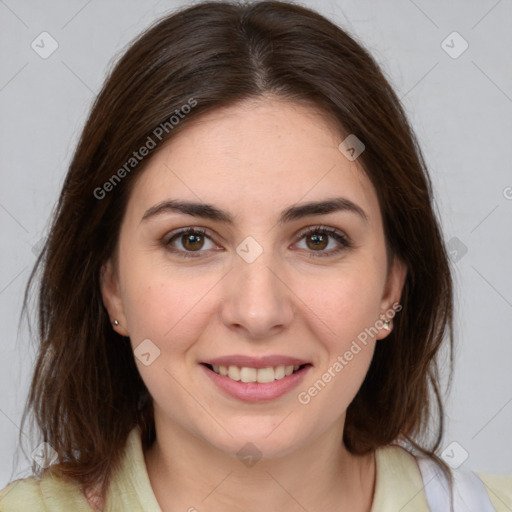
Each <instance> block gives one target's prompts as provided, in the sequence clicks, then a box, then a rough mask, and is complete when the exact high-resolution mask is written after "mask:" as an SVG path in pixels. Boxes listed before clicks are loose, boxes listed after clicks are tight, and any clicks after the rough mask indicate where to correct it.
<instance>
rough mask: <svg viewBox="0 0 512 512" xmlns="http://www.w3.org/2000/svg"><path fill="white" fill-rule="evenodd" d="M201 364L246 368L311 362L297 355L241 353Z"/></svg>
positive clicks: (299, 364)
mask: <svg viewBox="0 0 512 512" xmlns="http://www.w3.org/2000/svg"><path fill="white" fill-rule="evenodd" d="M202 363H203V364H209V365H212V366H238V367H240V368H241V367H243V366H246V367H248V368H268V367H270V366H281V365H283V366H297V365H298V366H301V365H303V364H311V363H309V362H308V361H305V360H304V359H299V358H297V357H289V356H281V355H272V356H263V357H251V356H243V355H232V356H224V357H216V358H214V359H207V360H205V361H202Z"/></svg>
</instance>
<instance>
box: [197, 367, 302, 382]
mask: <svg viewBox="0 0 512 512" xmlns="http://www.w3.org/2000/svg"><path fill="white" fill-rule="evenodd" d="M201 364H202V365H203V366H205V367H206V368H208V370H210V371H212V372H214V373H216V374H217V375H221V376H223V377H227V378H228V379H231V380H233V381H235V382H244V383H253V382H257V383H259V384H268V383H271V382H274V381H278V380H282V379H285V378H286V377H289V376H290V375H292V374H296V373H299V372H301V371H303V370H304V369H305V368H306V367H309V366H311V364H310V363H304V364H295V365H283V364H280V365H277V366H267V367H263V368H254V367H251V366H237V365H221V364H209V363H201Z"/></svg>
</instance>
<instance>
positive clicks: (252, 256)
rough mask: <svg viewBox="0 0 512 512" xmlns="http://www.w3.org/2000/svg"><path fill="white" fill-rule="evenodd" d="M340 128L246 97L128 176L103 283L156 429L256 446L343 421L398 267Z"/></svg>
mask: <svg viewBox="0 0 512 512" xmlns="http://www.w3.org/2000/svg"><path fill="white" fill-rule="evenodd" d="M343 139H344V136H341V135H340V134H339V133H338V132H337V131H336V129H335V128H334V126H333V125H331V124H330V123H329V121H328V120H326V119H325V118H324V117H322V116H321V115H319V114H318V113H315V111H314V110H313V109H310V108H308V107H306V106H300V105H297V104H290V103H286V102H283V101H277V100H270V99H259V100H250V101H246V102H244V103H239V104H237V105H236V106H232V107H229V108H226V109H222V110H217V111H215V112H213V113H210V114H207V115H206V116H203V117H201V118H200V119H199V122H197V123H193V124H190V125H189V126H187V127H186V128H185V129H184V130H183V131H182V132H180V133H179V134H177V135H176V136H175V137H174V138H173V139H172V140H171V141H170V142H169V143H167V146H166V147H165V148H164V149H163V150H162V151H160V152H159V153H157V154H156V155H154V156H153V158H152V160H151V161H150V162H148V165H147V167H146V169H145V170H144V172H143V173H142V174H141V175H140V176H139V177H138V179H137V182H136V184H135V186H134V188H133V191H132V194H131V197H130V199H129V202H128V205H127V209H126V213H125V216H124V219H123V222H122V226H121V231H120V237H119V246H118V260H117V263H116V266H115V267H114V264H113V263H112V261H110V262H108V264H107V265H105V267H104V272H103V274H102V294H103V299H104V302H105V305H106V307H107V309H108V311H109V314H110V316H111V319H112V320H113V319H117V320H118V321H119V326H118V327H116V330H117V331H118V332H119V333H121V334H123V335H125V336H129V337H130V340H131V344H132V346H133V348H134V350H135V355H136V356H137V357H136V359H135V361H136V363H137V366H138V369H139V372H140V374H141V376H142V378H143V380H144V382H145V384H146V386H147V388H148V390H149V392H150V393H151V395H152V397H153V400H154V406H155V420H156V423H157V429H158V426H159V425H160V426H166V428H167V427H168V428H171V429H172V430H174V431H176V432H178V431H179V432H185V433H187V434H191V435H193V436H195V437H196V438H198V439H201V440H203V441H204V442H205V443H207V444H208V445H210V446H213V447H216V448H217V449H220V450H222V451H223V452H226V453H229V454H235V453H236V452H237V451H238V450H239V449H240V448H241V446H243V445H244V444H245V443H246V442H252V443H253V444H254V445H256V446H257V447H258V449H259V450H260V451H262V452H263V453H264V454H265V455H266V456H267V457H277V456H282V455H284V454H285V453H288V452H290V451H293V450H297V449H299V448H301V447H304V446H306V445H307V444H308V443H312V442H314V441H315V440H318V439H320V438H321V437H322V436H323V435H325V434H328V433H329V432H337V434H336V435H337V436H338V437H339V436H340V435H341V432H342V430H343V424H344V420H345V411H346V409H347V407H348V405H349V404H350V402H351V401H352V400H353V398H354V396H355V395H356V393H357V391H358V389H359V387H360V386H361V384H362V382H363V380H364V377H365V375H366V373H367V371H368V367H369V365H370V362H371V359H372V355H373V352H374V348H375V344H376V343H377V342H378V340H379V339H382V338H384V337H385V336H386V335H387V334H388V333H389V330H387V329H386V325H385V324H383V321H382V320H384V319H386V318H391V317H392V314H394V311H393V304H394V303H396V302H397V301H398V300H399V298H400V293H401V289H402V285H403V280H404V277H405V271H404V269H403V267H402V266H401V265H400V264H399V263H398V262H395V264H394V265H393V266H392V267H391V269H390V271H389V272H388V267H387V263H388V262H387V259H386V246H385V239H384V234H383V225H382V218H381V213H380V209H379V204H378V200H377V196H376V193H375V190H374V188H373V186H372V185H371V183H370V181H369V180H368V178H367V177H366V176H365V174H364V173H363V172H362V170H361V168H360V167H359V165H358V163H357V160H355V161H353V162H351V161H349V160H348V159H347V158H346V157H345V156H344V155H343V154H342V153H341V152H340V151H339V149H338V145H339V144H340V142H341V141H342V140H343ZM178 202H179V204H180V205H181V206H179V205H178ZM324 202H328V204H327V205H324V206H323V207H322V206H321V205H320V203H324ZM187 203H201V204H207V205H209V206H208V207H202V208H198V207H195V208H193V207H191V206H190V205H189V206H188V209H187V206H186V205H187ZM314 203H318V204H317V205H316V206H315V205H314ZM390 312H391V313H390ZM383 315H384V316H383ZM391 325H392V324H391ZM287 367H288V368H287ZM297 367H298V369H297ZM291 371H293V373H291V374H289V373H290V372H291ZM226 373H227V374H228V375H225V374H226ZM239 379H241V380H239ZM255 380H256V382H254V381H255ZM244 381H246V382H244ZM251 381H252V382H251ZM283 420H284V421H283Z"/></svg>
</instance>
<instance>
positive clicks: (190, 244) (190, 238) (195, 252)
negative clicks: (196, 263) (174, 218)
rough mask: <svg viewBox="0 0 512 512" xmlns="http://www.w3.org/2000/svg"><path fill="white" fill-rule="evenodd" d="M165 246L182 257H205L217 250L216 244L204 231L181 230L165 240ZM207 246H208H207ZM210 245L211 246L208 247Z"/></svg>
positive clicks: (195, 229)
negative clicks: (209, 251) (210, 251)
mask: <svg viewBox="0 0 512 512" xmlns="http://www.w3.org/2000/svg"><path fill="white" fill-rule="evenodd" d="M163 243H164V245H165V246H166V247H167V248H168V249H169V250H170V251H172V252H174V253H179V254H180V255H181V256H184V257H188V256H204V255H205V254H203V253H206V252H208V250H212V249H215V247H216V246H215V244H214V243H213V242H212V240H211V238H210V237H209V236H208V235H207V234H206V231H205V230H204V229H199V228H186V229H181V230H179V231H178V232H175V233H174V234H172V233H171V236H169V237H166V238H165V239H164V240H163ZM205 244H206V246H205ZM208 244H210V245H209V246H208Z"/></svg>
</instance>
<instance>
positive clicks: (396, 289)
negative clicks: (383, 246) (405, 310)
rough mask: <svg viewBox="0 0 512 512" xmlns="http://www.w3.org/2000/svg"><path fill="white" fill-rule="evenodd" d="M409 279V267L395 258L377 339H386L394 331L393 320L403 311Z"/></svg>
mask: <svg viewBox="0 0 512 512" xmlns="http://www.w3.org/2000/svg"><path fill="white" fill-rule="evenodd" d="M406 277H407V267H406V265H405V263H404V262H403V261H402V260H400V259H399V258H396V257H395V258H394V260H393V265H392V267H391V270H390V271H389V273H388V277H387V280H386V287H385V289H384V294H383V296H382V301H381V314H380V322H381V324H382V328H380V329H379V334H378V335H377V339H379V340H381V339H384V338H386V337H387V336H388V335H389V334H390V332H391V331H392V330H393V318H394V317H395V315H396V314H397V313H398V312H399V311H400V310H401V309H402V306H401V304H400V297H401V296H402V290H403V287H404V283H405V279H406Z"/></svg>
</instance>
